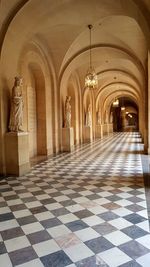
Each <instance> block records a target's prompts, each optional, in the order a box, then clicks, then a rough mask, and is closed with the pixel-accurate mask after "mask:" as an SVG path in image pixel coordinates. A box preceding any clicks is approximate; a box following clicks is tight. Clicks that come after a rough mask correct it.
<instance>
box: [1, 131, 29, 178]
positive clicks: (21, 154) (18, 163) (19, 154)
mask: <svg viewBox="0 0 150 267" xmlns="http://www.w3.org/2000/svg"><path fill="white" fill-rule="evenodd" d="M5 153H6V174H7V175H17V176H21V175H24V174H25V173H27V172H28V171H29V170H30V162H29V142H28V133H26V132H14V133H13V132H10V133H6V135H5Z"/></svg>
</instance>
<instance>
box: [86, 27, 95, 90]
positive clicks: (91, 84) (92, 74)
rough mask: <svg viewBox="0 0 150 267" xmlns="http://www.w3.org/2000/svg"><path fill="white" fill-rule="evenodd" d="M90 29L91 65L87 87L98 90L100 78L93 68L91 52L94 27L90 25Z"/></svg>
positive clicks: (88, 71)
mask: <svg viewBox="0 0 150 267" xmlns="http://www.w3.org/2000/svg"><path fill="white" fill-rule="evenodd" d="M88 28H89V33H90V62H89V63H90V64H89V68H88V70H87V74H86V76H85V87H86V88H88V89H97V85H98V78H97V74H96V72H95V70H94V67H92V52H91V30H92V28H93V26H92V25H88Z"/></svg>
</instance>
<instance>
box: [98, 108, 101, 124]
mask: <svg viewBox="0 0 150 267" xmlns="http://www.w3.org/2000/svg"><path fill="white" fill-rule="evenodd" d="M97 124H98V125H101V111H100V109H99V110H98V113H97Z"/></svg>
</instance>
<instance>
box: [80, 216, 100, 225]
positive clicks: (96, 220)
mask: <svg viewBox="0 0 150 267" xmlns="http://www.w3.org/2000/svg"><path fill="white" fill-rule="evenodd" d="M82 221H84V222H85V223H86V224H88V225H89V226H94V225H98V224H100V223H103V222H104V220H103V219H101V218H99V217H98V216H96V215H93V216H90V217H87V218H84V219H82Z"/></svg>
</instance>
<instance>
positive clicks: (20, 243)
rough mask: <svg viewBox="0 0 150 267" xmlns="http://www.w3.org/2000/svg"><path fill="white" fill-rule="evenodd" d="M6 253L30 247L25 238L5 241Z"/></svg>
mask: <svg viewBox="0 0 150 267" xmlns="http://www.w3.org/2000/svg"><path fill="white" fill-rule="evenodd" d="M5 246H6V248H7V251H8V252H11V251H14V250H18V249H21V248H25V247H29V246H31V244H30V242H29V240H28V238H27V237H26V236H20V237H16V238H12V239H9V240H7V241H5Z"/></svg>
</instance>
